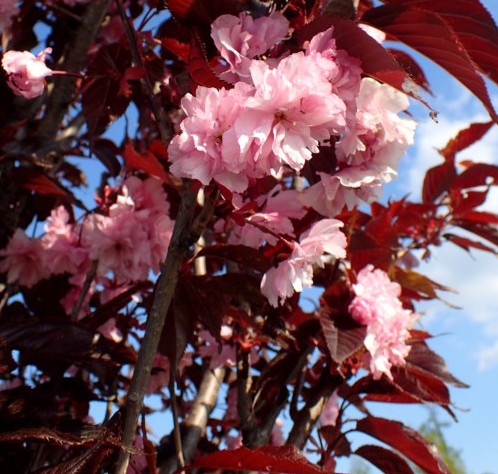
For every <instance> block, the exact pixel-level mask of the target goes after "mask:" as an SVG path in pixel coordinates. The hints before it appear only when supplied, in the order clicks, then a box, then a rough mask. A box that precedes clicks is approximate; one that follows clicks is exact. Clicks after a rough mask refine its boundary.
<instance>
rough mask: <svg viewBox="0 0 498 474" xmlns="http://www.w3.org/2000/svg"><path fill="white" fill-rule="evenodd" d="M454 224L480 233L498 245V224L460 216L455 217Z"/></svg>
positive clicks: (477, 233) (476, 233)
mask: <svg viewBox="0 0 498 474" xmlns="http://www.w3.org/2000/svg"><path fill="white" fill-rule="evenodd" d="M452 224H453V225H457V226H458V227H461V228H462V229H465V230H468V231H469V232H472V233H473V234H475V235H478V236H480V237H482V238H484V239H486V240H487V241H489V242H491V243H493V244H495V245H498V226H496V225H493V224H487V223H484V222H475V221H472V220H467V219H463V218H460V217H458V218H455V219H453V222H452Z"/></svg>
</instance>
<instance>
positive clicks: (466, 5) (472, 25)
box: [385, 0, 498, 83]
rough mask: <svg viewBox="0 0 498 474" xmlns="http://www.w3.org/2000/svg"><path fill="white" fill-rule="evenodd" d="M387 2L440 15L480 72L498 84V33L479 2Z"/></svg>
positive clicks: (418, 0)
mask: <svg viewBox="0 0 498 474" xmlns="http://www.w3.org/2000/svg"><path fill="white" fill-rule="evenodd" d="M385 2H386V3H391V4H396V5H401V6H405V7H407V6H408V7H410V8H412V9H414V10H423V11H427V12H431V13H437V14H438V15H439V16H440V17H441V18H442V19H443V20H444V21H445V22H446V23H447V24H448V26H450V27H451V29H452V30H453V32H454V33H455V35H456V36H457V38H458V40H459V42H460V43H461V44H462V46H463V47H464V48H465V50H466V52H467V54H468V55H469V56H470V58H471V59H472V61H473V63H474V64H475V65H476V66H477V67H478V69H479V70H480V71H481V72H482V73H483V74H485V75H486V76H487V77H489V78H490V79H491V80H492V81H494V82H495V83H498V65H497V64H496V55H497V54H498V32H497V30H496V25H495V22H494V20H493V17H492V16H491V15H490V13H489V12H488V11H487V10H486V8H484V6H483V5H482V4H481V2H480V1H479V0H451V1H448V0H435V1H434V0H385Z"/></svg>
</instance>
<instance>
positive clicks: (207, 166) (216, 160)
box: [168, 83, 253, 192]
mask: <svg viewBox="0 0 498 474" xmlns="http://www.w3.org/2000/svg"><path fill="white" fill-rule="evenodd" d="M252 91H253V88H252V87H250V86H248V85H247V84H243V83H238V84H236V85H235V87H234V88H233V89H230V90H226V89H220V90H217V89H214V88H207V87H198V88H197V93H196V96H195V97H194V96H192V95H191V94H187V95H186V96H185V97H184V98H183V99H182V108H183V110H184V111H185V113H186V115H187V118H186V119H184V120H183V122H182V123H181V129H182V133H181V134H180V135H177V136H175V137H174V138H173V140H171V143H170V145H169V147H168V154H169V159H170V161H171V162H172V165H171V167H170V171H171V172H172V173H173V174H175V175H176V176H179V177H186V178H192V179H198V180H199V181H200V182H201V183H202V184H204V185H207V184H209V183H210V182H211V180H213V179H214V180H216V181H217V182H219V183H220V184H222V185H223V186H225V187H227V188H228V189H230V190H232V191H235V192H241V191H244V190H245V189H246V188H247V184H248V180H247V176H246V175H247V174H248V173H247V171H246V168H247V167H248V163H246V162H245V161H244V160H243V158H242V157H241V156H240V153H239V151H238V148H235V147H236V144H235V145H234V144H233V141H232V142H227V141H226V139H225V137H226V134H227V131H229V130H230V128H231V127H232V126H233V123H234V121H235V119H236V118H237V117H238V116H239V114H240V113H241V112H242V110H243V107H244V103H245V101H246V99H247V97H248V96H249V95H250V94H252ZM230 147H231V148H232V149H230Z"/></svg>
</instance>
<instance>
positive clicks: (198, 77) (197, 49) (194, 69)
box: [188, 30, 231, 94]
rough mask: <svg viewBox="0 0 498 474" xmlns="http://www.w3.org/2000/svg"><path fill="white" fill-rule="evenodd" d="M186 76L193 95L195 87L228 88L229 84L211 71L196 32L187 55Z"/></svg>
mask: <svg viewBox="0 0 498 474" xmlns="http://www.w3.org/2000/svg"><path fill="white" fill-rule="evenodd" d="M188 74H189V79H190V89H191V92H192V93H193V94H195V90H196V89H197V86H205V87H215V88H216V89H221V88H226V89H228V88H230V87H231V86H230V84H228V83H227V82H225V81H222V80H221V79H220V78H219V77H218V76H217V75H216V74H215V73H214V71H213V70H212V69H211V66H210V65H209V62H208V60H207V56H206V49H205V46H204V43H203V42H202V39H201V37H200V35H199V33H198V32H197V31H195V30H194V31H193V32H192V42H191V44H190V51H189V55H188Z"/></svg>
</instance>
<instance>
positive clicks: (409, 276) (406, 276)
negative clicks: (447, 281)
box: [392, 266, 452, 298]
mask: <svg viewBox="0 0 498 474" xmlns="http://www.w3.org/2000/svg"><path fill="white" fill-rule="evenodd" d="M392 278H393V280H395V281H397V282H398V283H399V284H400V285H401V286H402V287H403V288H407V289H409V290H412V291H415V292H417V293H421V294H422V295H424V296H427V297H429V298H437V297H438V296H437V293H436V290H441V291H452V290H451V289H450V288H448V287H446V286H443V285H441V284H439V283H436V282H435V281H432V280H431V279H430V278H428V277H426V276H425V275H422V274H421V273H417V272H415V271H413V270H404V269H402V268H400V267H398V266H395V267H393V274H392Z"/></svg>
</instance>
